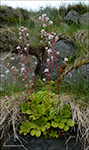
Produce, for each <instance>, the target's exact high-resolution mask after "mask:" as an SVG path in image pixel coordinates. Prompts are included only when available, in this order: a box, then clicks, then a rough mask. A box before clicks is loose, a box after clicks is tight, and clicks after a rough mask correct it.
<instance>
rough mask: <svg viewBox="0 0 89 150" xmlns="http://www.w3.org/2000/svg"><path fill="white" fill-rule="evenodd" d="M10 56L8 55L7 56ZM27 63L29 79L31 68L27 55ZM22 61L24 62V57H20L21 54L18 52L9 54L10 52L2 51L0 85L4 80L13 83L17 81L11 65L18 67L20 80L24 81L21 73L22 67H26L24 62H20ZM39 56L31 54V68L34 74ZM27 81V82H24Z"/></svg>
mask: <svg viewBox="0 0 89 150" xmlns="http://www.w3.org/2000/svg"><path fill="white" fill-rule="evenodd" d="M6 56H8V57H6ZM25 57H26V59H25V63H26V68H27V74H28V78H29V80H30V79H31V73H30V70H29V64H28V62H27V60H28V57H27V55H25ZM20 62H23V59H22V58H21V57H20V55H19V54H16V53H11V54H9V55H8V52H2V53H1V58H0V85H1V84H2V83H3V82H6V83H9V82H10V81H11V82H12V83H15V82H16V79H15V78H14V73H12V71H11V67H12V66H14V67H16V71H17V78H18V80H20V81H22V79H23V75H22V74H21V68H24V63H22V64H19V63H20ZM37 62H38V60H37V58H36V57H35V56H34V55H30V63H31V69H32V74H33V76H35V73H34V72H35V69H36V65H37ZM22 82H23V81H22ZM24 83H25V82H24Z"/></svg>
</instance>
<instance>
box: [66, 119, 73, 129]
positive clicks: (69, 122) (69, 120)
mask: <svg viewBox="0 0 89 150" xmlns="http://www.w3.org/2000/svg"><path fill="white" fill-rule="evenodd" d="M67 124H68V125H69V126H70V127H72V126H73V125H74V124H73V120H72V119H71V118H69V119H68V120H67Z"/></svg>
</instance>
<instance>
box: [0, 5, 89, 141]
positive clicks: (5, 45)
mask: <svg viewBox="0 0 89 150" xmlns="http://www.w3.org/2000/svg"><path fill="white" fill-rule="evenodd" d="M71 9H73V10H75V11H77V12H78V13H79V15H82V14H84V13H86V12H88V11H89V6H86V5H85V4H81V3H80V4H76V5H73V6H71V5H69V6H68V7H67V8H65V7H64V6H63V7H61V8H59V9H56V8H51V7H49V6H47V7H46V8H40V9H39V11H37V12H33V11H27V10H25V9H21V8H17V9H13V8H12V7H7V6H1V8H0V20H1V21H0V27H1V31H0V33H1V36H0V40H1V45H0V49H1V50H0V52H2V51H7V50H8V51H12V52H15V50H16V47H17V45H20V46H21V47H23V46H24V43H23V42H21V41H20V40H19V39H18V38H19V35H18V28H19V27H20V26H25V27H27V31H28V33H29V40H28V42H29V44H30V48H29V52H30V53H33V54H34V55H36V56H37V57H38V58H39V59H40V53H41V52H43V53H44V47H43V45H42V44H41V43H40V42H39V41H40V40H41V38H40V36H41V33H40V30H41V25H42V24H41V23H40V22H39V20H38V18H39V16H40V15H42V14H43V13H46V14H47V15H48V16H49V17H50V18H51V20H53V22H54V23H53V26H52V27H51V29H52V31H53V32H56V33H57V35H58V36H59V38H65V39H66V38H67V39H68V40H70V39H71V40H72V41H73V42H75V43H76V45H77V46H78V53H77V56H76V58H75V60H74V61H73V62H72V64H71V63H70V62H68V63H69V64H68V65H69V66H70V68H71V65H72V66H73V67H75V66H76V61H77V62H78V58H80V61H81V59H83V58H86V55H87V56H88V55H89V50H88V48H87V47H88V45H87V43H86V41H87V39H88V38H89V37H88V34H87V33H88V24H81V23H80V24H78V25H74V24H71V25H69V26H68V25H67V24H65V22H64V19H63V17H64V16H65V15H66V14H67V13H68V12H69V11H70V10H71ZM79 32H80V33H83V35H84V37H83V40H81V38H82V36H81V37H80V38H78V40H77V35H76V33H79ZM81 35H82V34H81ZM80 41H83V43H81V42H80ZM81 44H82V45H81ZM88 57H89V56H88ZM88 57H87V58H88ZM69 66H68V67H69ZM67 69H68V68H67ZM65 72H66V70H65ZM43 85H44V82H43V81H42V80H40V79H37V80H36V81H35V87H36V92H38V91H40V90H41V92H42V90H44V87H43ZM2 87H4V90H0V94H1V99H3V98H4V96H5V95H7V94H8V95H9V96H10V95H12V100H13V101H14V105H15V107H16V113H17V112H18V113H21V112H20V110H19V109H18V107H19V102H18V101H20V102H21V97H20V95H19V90H18V89H17V86H16V85H14V86H12V83H11V84H10V87H8V84H7V83H3V85H2ZM20 89H21V92H23V91H24V90H26V87H24V85H22V83H20ZM32 90H33V89H32ZM50 90H51V92H52V93H55V94H57V86H55V83H53V84H52V87H51V89H50ZM60 92H61V95H64V98H65V100H64V103H65V102H66V99H67V97H66V96H65V93H66V94H67V95H68V96H69V95H72V96H73V97H70V96H69V99H68V100H69V103H70V105H71V108H72V109H75V111H74V112H76V115H77V117H78V118H79V119H80V120H78V121H80V122H77V123H79V125H80V126H83V129H81V128H80V131H81V132H82V134H83V133H84V131H87V127H88V121H87V118H88V117H87V116H88V112H87V108H88V105H89V99H88V98H89V81H87V80H86V79H85V78H80V77H79V80H78V81H76V82H75V79H74V82H66V81H60ZM42 94H43V92H42ZM16 95H17V96H18V97H16ZM26 97H27V93H26V95H25V98H26ZM12 100H11V101H10V100H9V102H11V104H12ZM7 101H8V100H7ZM27 101H28V99H27V98H26V102H27ZM72 101H73V103H72ZM42 104H43V103H42ZM51 104H52V103H51ZM73 104H75V105H76V108H75V107H74V105H73ZM77 104H78V105H79V107H80V109H79V108H78V107H77ZM6 105H7V106H8V104H7V103H6ZM9 106H10V107H9ZM9 106H8V107H9V108H8V109H10V111H12V110H11V105H9ZM2 107H4V104H3V102H2ZM22 107H23V106H22ZM51 109H52V108H51ZM80 110H81V112H82V113H80V116H78V115H79V114H78V112H79V111H80ZM84 110H86V113H85V111H84ZM5 111H6V112H7V110H6V109H5ZM13 111H14V109H13ZM22 111H23V108H22ZM44 111H45V110H44ZM83 111H84V115H86V114H87V116H86V117H85V120H86V121H85V122H83V121H84V118H83V117H84V115H83ZM2 113H3V114H4V111H3V108H2ZM25 113H27V114H28V115H29V118H30V117H31V115H33V114H32V112H29V111H28V110H26V112H25ZM69 113H70V111H69ZM10 115H11V114H10ZM44 116H45V115H44ZM5 117H8V113H7V115H6V116H5ZM37 117H38V120H40V121H42V120H41V119H42V118H39V116H37ZM49 117H50V116H49ZM69 117H70V116H69ZM45 118H46V117H45ZM54 118H55V116H54ZM73 118H74V119H75V118H76V117H75V114H74V113H73ZM82 118H83V120H82ZM5 119H7V118H5ZM30 119H31V118H30ZM51 119H52V118H51ZM69 119H70V118H69ZM33 120H34V116H33ZM54 120H55V119H54ZM65 120H66V118H65ZM75 120H76V119H75ZM10 121H11V120H10ZM52 121H53V120H52ZM16 122H17V120H16ZM34 122H35V121H33V122H32V123H34ZM60 122H61V121H60ZM70 122H71V123H72V120H71V121H69V124H67V121H65V123H66V124H67V125H68V126H67V129H69V126H72V125H71V123H70ZM46 123H47V122H46V119H45V127H46V128H47V127H48V126H50V125H51V126H52V127H54V128H56V127H58V123H54V122H51V121H50V119H49V124H50V125H49V124H47V126H46ZM22 124H23V125H22V127H21V133H22V132H24V133H25V134H27V133H28V128H27V130H26V131H25V129H26V128H25V129H24V127H23V126H24V122H23V123H22ZM34 124H35V123H34ZM29 125H30V124H29V123H28V122H27V127H29ZM32 126H33V125H32ZM34 126H35V125H34ZM48 128H49V127H48ZM59 128H60V127H59ZM63 128H64V124H62V129H63ZM1 129H2V128H1ZM35 129H38V127H36V126H35V127H34V129H33V127H32V128H30V130H31V135H37V136H39V135H40V133H41V131H43V132H44V134H46V133H45V132H46V130H45V129H44V128H40V129H39V130H38V132H37V131H36V130H35ZM64 129H65V128H64ZM67 129H65V130H67ZM82 130H83V131H82ZM49 133H50V136H51V137H53V134H55V137H57V133H52V132H51V130H50V132H49ZM86 137H87V134H86ZM86 137H85V139H86ZM85 141H86V140H85Z"/></svg>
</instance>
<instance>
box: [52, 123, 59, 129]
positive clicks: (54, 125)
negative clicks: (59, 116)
mask: <svg viewBox="0 0 89 150" xmlns="http://www.w3.org/2000/svg"><path fill="white" fill-rule="evenodd" d="M58 124H59V123H57V122H54V121H53V122H52V123H51V125H52V126H53V127H54V128H56V127H58Z"/></svg>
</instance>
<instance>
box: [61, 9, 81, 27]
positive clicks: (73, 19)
mask: <svg viewBox="0 0 89 150" xmlns="http://www.w3.org/2000/svg"><path fill="white" fill-rule="evenodd" d="M64 20H65V22H66V23H68V24H70V23H74V24H78V22H79V16H78V13H77V12H76V11H74V10H73V9H72V10H71V11H70V12H68V14H67V15H66V16H65V17H64Z"/></svg>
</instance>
